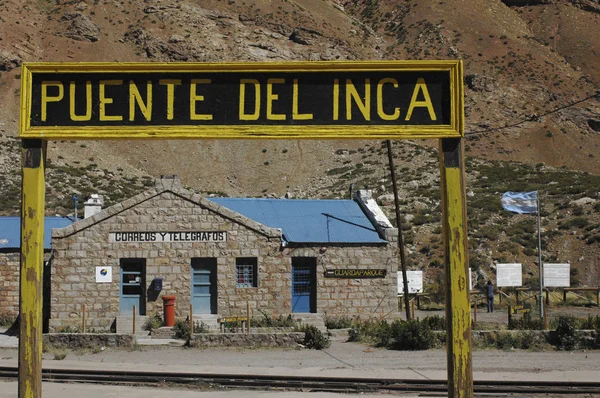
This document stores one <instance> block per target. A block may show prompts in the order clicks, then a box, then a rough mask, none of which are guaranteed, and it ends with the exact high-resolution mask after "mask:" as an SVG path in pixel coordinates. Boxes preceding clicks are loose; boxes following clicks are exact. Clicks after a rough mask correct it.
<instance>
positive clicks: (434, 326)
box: [423, 315, 446, 330]
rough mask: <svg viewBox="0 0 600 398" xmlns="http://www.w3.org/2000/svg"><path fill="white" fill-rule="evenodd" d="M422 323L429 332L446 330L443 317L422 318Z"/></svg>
mask: <svg viewBox="0 0 600 398" xmlns="http://www.w3.org/2000/svg"><path fill="white" fill-rule="evenodd" d="M423 323H424V324H426V325H427V327H429V328H430V329H431V330H446V318H444V317H443V316H438V315H433V316H426V317H425V318H423Z"/></svg>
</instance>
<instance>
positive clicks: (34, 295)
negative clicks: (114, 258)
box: [19, 140, 46, 398]
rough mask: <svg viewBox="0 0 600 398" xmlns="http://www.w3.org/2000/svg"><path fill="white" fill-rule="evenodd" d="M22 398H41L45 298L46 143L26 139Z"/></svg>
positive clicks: (22, 199)
mask: <svg viewBox="0 0 600 398" xmlns="http://www.w3.org/2000/svg"><path fill="white" fill-rule="evenodd" d="M21 155H22V166H23V170H22V171H23V175H22V191H21V193H22V196H21V284H20V294H21V296H20V322H21V327H20V331H19V398H34V397H35V398H38V397H41V396H42V297H43V294H42V292H43V272H44V212H45V209H44V199H45V195H44V194H45V178H44V170H45V163H46V141H43V140H23V146H22V151H21Z"/></svg>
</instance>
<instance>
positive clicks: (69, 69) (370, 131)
mask: <svg viewBox="0 0 600 398" xmlns="http://www.w3.org/2000/svg"><path fill="white" fill-rule="evenodd" d="M190 72H202V73H210V72H213V73H217V72H249V73H250V72H253V73H256V72H261V73H277V72H279V73H293V72H448V73H449V77H450V95H449V96H450V105H449V107H450V124H447V125H446V124H440V125H414V124H413V125H364V124H363V125H352V124H350V123H349V124H344V125H340V124H334V125H333V124H332V125H306V124H304V125H265V124H255V125H239V124H238V125H232V124H228V125H176V126H173V125H163V126H155V125H153V126H78V127H65V126H31V123H30V122H31V112H32V81H33V74H35V73H44V74H58V73H71V74H83V73H101V74H107V76H109V75H110V74H115V73H190ZM462 76H463V65H462V62H461V61H458V60H450V61H352V62H341V61H337V62H286V63H283V62H268V63H267V62H262V63H158V62H157V63H137V62H136V63H114V62H93V63H78V62H72V63H44V62H30V63H23V65H22V74H21V112H22V113H21V114H22V117H21V126H20V127H21V128H20V138H22V139H29V138H31V139H36V138H37V139H71V140H73V139H76V140H85V139H206V138H209V139H248V138H250V139H257V138H264V139H416V138H420V139H428V138H459V137H462V136H463V131H464V115H463V108H464V103H463V97H464V88H463V81H462Z"/></svg>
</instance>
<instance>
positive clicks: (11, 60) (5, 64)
mask: <svg viewBox="0 0 600 398" xmlns="http://www.w3.org/2000/svg"><path fill="white" fill-rule="evenodd" d="M22 62H23V60H22V59H21V57H19V56H18V55H16V54H11V53H9V52H6V51H0V71H3V72H8V71H10V70H13V69H15V68H18V67H19V66H21V63H22Z"/></svg>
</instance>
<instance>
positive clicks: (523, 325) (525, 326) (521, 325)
mask: <svg viewBox="0 0 600 398" xmlns="http://www.w3.org/2000/svg"><path fill="white" fill-rule="evenodd" d="M508 328H509V329H513V330H542V329H544V320H543V319H539V318H536V319H533V318H532V317H531V312H526V313H524V314H523V316H522V317H521V318H520V319H517V318H514V317H513V318H511V320H510V322H509V324H508Z"/></svg>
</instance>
